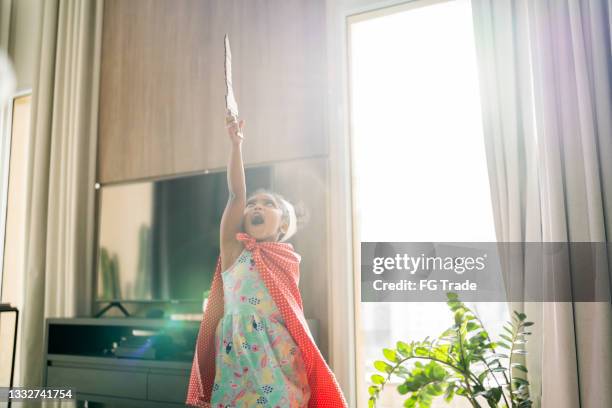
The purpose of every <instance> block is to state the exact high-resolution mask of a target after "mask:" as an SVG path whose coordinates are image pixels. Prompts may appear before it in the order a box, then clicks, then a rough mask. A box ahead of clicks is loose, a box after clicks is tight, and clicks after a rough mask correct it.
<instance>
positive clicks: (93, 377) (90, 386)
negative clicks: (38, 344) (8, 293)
mask: <svg viewBox="0 0 612 408" xmlns="http://www.w3.org/2000/svg"><path fill="white" fill-rule="evenodd" d="M199 326H200V322H198V321H187V322H177V321H172V320H162V319H135V318H99V319H90V318H76V319H47V324H46V330H45V338H46V341H45V347H46V353H45V370H44V386H46V387H57V388H66V387H68V388H72V389H73V390H74V392H75V393H76V398H77V399H78V400H79V401H91V402H99V403H103V404H105V406H109V407H119V406H129V407H160V408H162V407H184V406H185V404H184V402H185V398H186V395H187V385H188V384H189V375H190V373H191V364H192V361H193V350H194V349H195V339H196V336H197V332H198V329H199ZM135 331H140V332H141V333H142V332H145V333H148V334H151V335H152V336H154V335H163V336H168V337H170V338H172V339H173V341H172V342H171V343H170V344H171V346H169V348H168V349H166V350H164V351H165V354H163V356H164V357H163V358H161V357H158V358H156V359H138V358H117V357H115V356H114V355H113V354H109V352H108V351H109V350H110V349H112V347H113V343H119V342H120V340H121V338H122V337H129V336H131V335H133V334H134V333H135ZM156 351H158V350H156ZM156 355H157V356H162V354H161V353H157V354H156ZM169 356H172V357H169Z"/></svg>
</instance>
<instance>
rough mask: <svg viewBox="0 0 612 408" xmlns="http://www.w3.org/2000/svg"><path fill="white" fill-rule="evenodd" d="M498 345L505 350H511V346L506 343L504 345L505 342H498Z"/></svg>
mask: <svg viewBox="0 0 612 408" xmlns="http://www.w3.org/2000/svg"><path fill="white" fill-rule="evenodd" d="M496 344H497V345H498V346H499V347H503V348H505V349H508V350H510V346H509V345H507V344H506V343H504V342H503V341H498V342H497V343H496Z"/></svg>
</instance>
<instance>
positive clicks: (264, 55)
mask: <svg viewBox="0 0 612 408" xmlns="http://www.w3.org/2000/svg"><path fill="white" fill-rule="evenodd" d="M225 33H228V34H229V37H230V40H231V45H232V56H233V67H234V85H235V91H236V99H237V101H238V105H239V108H240V113H241V116H242V117H243V118H244V119H245V120H246V129H245V137H246V138H248V142H246V143H245V144H244V159H245V163H246V164H255V163H265V162H273V161H280V160H289V159H296V158H307V157H313V156H320V155H326V154H327V138H326V132H325V109H326V95H327V92H326V80H327V71H326V45H325V44H326V42H325V1H324V0H256V1H252V0H206V1H202V0H130V1H124V0H106V1H105V2H104V23H103V35H102V56H101V84H100V107H99V109H100V112H99V113H100V116H99V137H98V140H99V142H98V181H100V182H102V183H106V182H114V181H126V180H134V179H139V178H149V177H157V176H167V175H173V174H179V173H186V172H192V171H201V170H204V169H216V168H221V167H223V166H225V164H226V161H227V156H228V154H229V143H228V140H227V135H226V132H225V123H224V115H225V102H224V95H225V88H224V79H223V69H224V68H223V67H224V65H223V64H224V58H223V52H224V50H223V36H224V34H225Z"/></svg>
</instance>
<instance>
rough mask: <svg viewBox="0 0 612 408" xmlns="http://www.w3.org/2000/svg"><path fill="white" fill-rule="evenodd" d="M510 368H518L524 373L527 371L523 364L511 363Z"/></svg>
mask: <svg viewBox="0 0 612 408" xmlns="http://www.w3.org/2000/svg"><path fill="white" fill-rule="evenodd" d="M512 368H516V369H517V370H520V371H522V372H524V373H526V372H527V367H525V366H524V365H522V364H519V363H512Z"/></svg>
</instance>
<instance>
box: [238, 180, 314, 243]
mask: <svg viewBox="0 0 612 408" xmlns="http://www.w3.org/2000/svg"><path fill="white" fill-rule="evenodd" d="M257 194H270V195H271V196H272V197H274V199H275V200H276V202H277V203H278V205H279V207H280V208H281V210H282V211H283V215H282V218H281V221H283V222H287V223H289V209H288V208H287V207H286V206H285V205H283V200H285V201H287V202H288V203H290V204H291V205H293V209H294V211H295V218H296V221H297V225H296V226H295V227H296V232H297V231H299V230H301V229H302V228H303V227H304V225H306V224H307V223H308V220H309V219H310V213H309V211H308V209H307V208H306V206H305V205H304V203H302V202H299V203H297V204H294V203H292V202H291V201H289V200H287V199H286V198H285V197H283V196H282V195H280V194H279V193H276V192H274V191H270V190H267V189H265V188H258V189H257V190H255V191H253V192H252V193H251V194H250V195H249V196H248V198H251V197H253V196H254V195H257ZM248 198H247V200H248ZM283 235H284V234H281V236H280V237H279V240H280V239H282V238H283Z"/></svg>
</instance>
